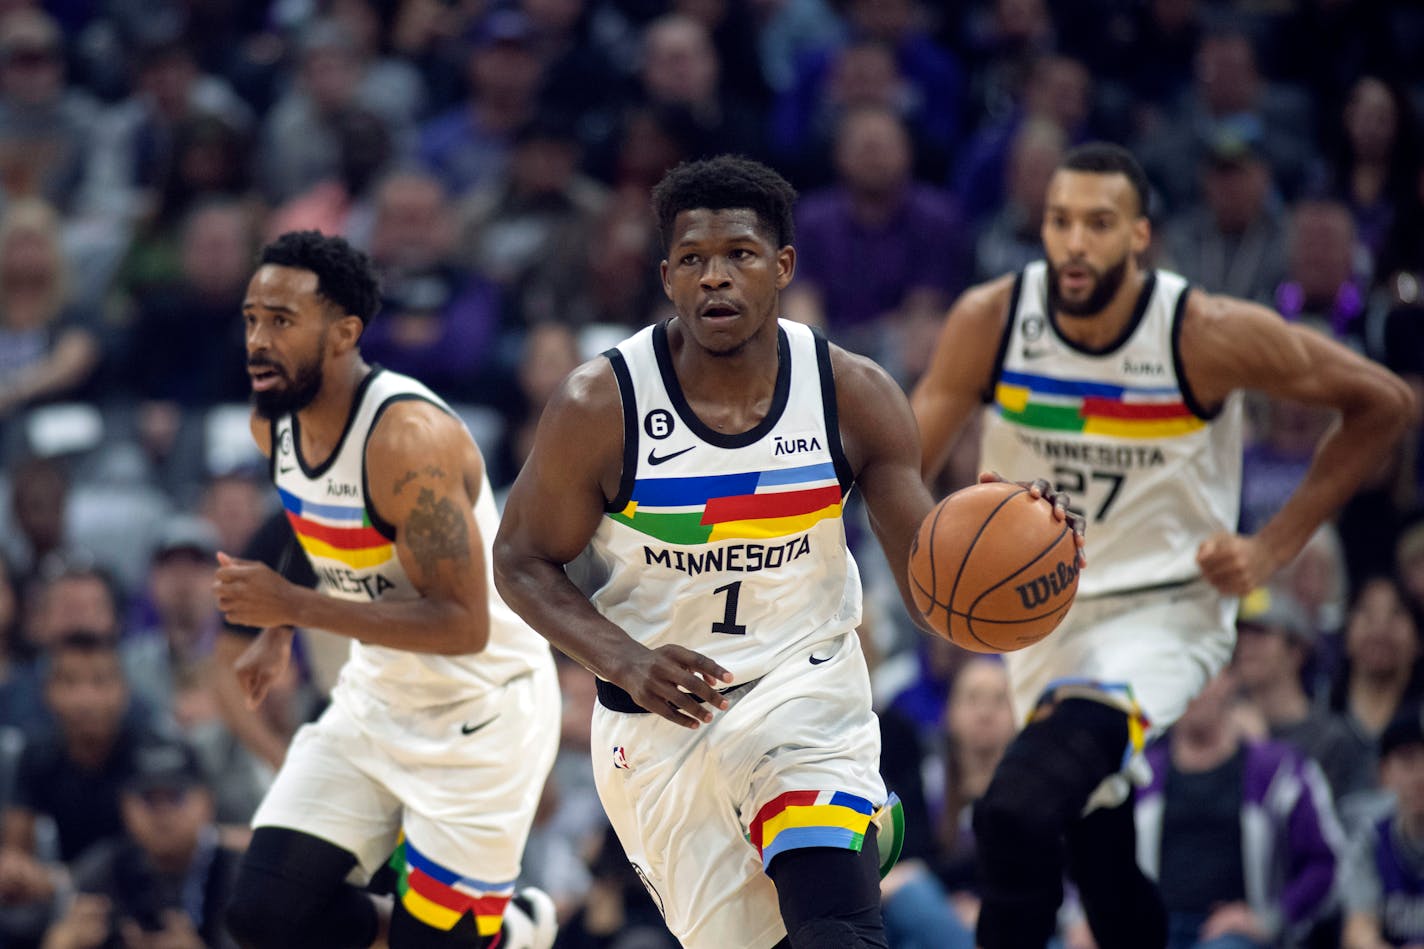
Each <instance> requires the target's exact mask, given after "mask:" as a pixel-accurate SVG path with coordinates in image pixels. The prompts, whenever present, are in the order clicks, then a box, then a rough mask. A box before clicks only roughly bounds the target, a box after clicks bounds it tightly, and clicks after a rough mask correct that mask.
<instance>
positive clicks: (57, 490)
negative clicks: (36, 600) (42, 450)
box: [0, 457, 69, 614]
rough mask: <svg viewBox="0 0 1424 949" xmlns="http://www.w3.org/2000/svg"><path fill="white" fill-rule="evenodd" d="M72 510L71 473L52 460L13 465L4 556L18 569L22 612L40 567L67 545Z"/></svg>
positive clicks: (27, 460) (29, 460)
mask: <svg viewBox="0 0 1424 949" xmlns="http://www.w3.org/2000/svg"><path fill="white" fill-rule="evenodd" d="M68 507H69V474H68V472H67V471H66V470H65V468H64V465H63V464H61V463H60V462H59V461H58V460H56V459H53V458H39V457H28V458H25V459H24V460H22V461H20V462H19V463H18V464H16V465H15V466H14V469H13V470H12V472H11V476H10V523H12V524H13V525H14V526H15V528H16V530H13V531H6V532H5V533H6V535H7V536H5V537H4V538H0V540H3V542H4V545H5V551H4V552H5V557H6V559H7V560H9V562H10V564H11V566H13V567H14V568H15V582H16V585H17V586H18V587H19V588H20V592H21V598H22V606H23V611H22V612H23V613H25V614H28V613H29V611H30V609H31V604H30V602H29V597H30V594H31V589H30V585H31V582H32V581H34V580H35V579H37V578H38V577H39V571H40V565H41V564H43V563H44V562H45V561H46V560H47V559H49V558H50V557H51V556H52V555H55V554H58V553H59V551H60V550H61V549H62V548H63V547H64V544H65V527H66V525H65V516H66V512H67V510H68Z"/></svg>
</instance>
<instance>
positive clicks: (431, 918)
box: [390, 834, 514, 936]
mask: <svg viewBox="0 0 1424 949" xmlns="http://www.w3.org/2000/svg"><path fill="white" fill-rule="evenodd" d="M390 863H391V866H392V867H393V868H394V869H395V871H396V872H397V873H398V874H399V875H400V876H399V879H398V880H397V882H396V894H397V895H398V896H399V897H400V901H401V905H402V906H404V907H405V908H406V910H407V911H408V912H409V913H410V915H412V916H414V917H415V918H416V919H418V920H420V921H421V922H422V923H425V924H426V925H427V926H431V927H433V928H435V929H439V930H441V931H443V932H448V931H450V930H451V929H453V928H454V927H455V924H456V923H458V922H459V921H460V918H461V917H463V916H464V915H465V914H466V913H472V914H474V917H475V925H476V928H478V929H479V933H480V935H481V936H493V935H495V934H496V933H498V932H499V929H500V926H502V925H503V924H504V907H505V905H506V904H507V903H508V902H509V899H510V897H511V896H513V895H514V881H513V880H511V881H509V882H508V883H482V882H480V881H479V880H471V879H469V878H468V877H462V876H460V875H459V874H458V873H455V872H454V871H453V870H447V869H445V868H444V867H442V866H441V865H440V864H438V863H436V862H435V861H434V860H431V859H430V858H429V857H427V856H425V855H424V854H422V853H421V852H420V851H418V850H416V849H415V848H414V847H412V846H411V843H410V841H409V840H407V839H406V838H405V835H404V834H402V835H401V839H400V843H399V845H398V846H397V847H396V851H395V853H394V854H392V855H391V860H390Z"/></svg>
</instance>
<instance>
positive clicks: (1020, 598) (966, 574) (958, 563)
mask: <svg viewBox="0 0 1424 949" xmlns="http://www.w3.org/2000/svg"><path fill="white" fill-rule="evenodd" d="M910 590H911V593H912V594H913V596H914V598H915V606H916V607H918V608H919V610H920V613H921V614H922V615H923V616H924V618H925V620H926V621H927V622H928V623H929V625H930V627H931V628H933V629H934V630H935V632H937V633H939V634H940V635H941V636H943V637H945V638H946V639H948V640H949V641H950V642H952V643H954V644H955V645H958V646H962V647H963V648H965V649H969V650H972V651H974V652H1012V651H1013V650H1015V649H1022V648H1023V647H1025V646H1029V645H1032V644H1033V643H1036V642H1038V641H1039V640H1040V639H1042V638H1043V637H1045V636H1047V635H1048V634H1049V633H1051V632H1053V630H1054V629H1055V628H1056V627H1057V626H1058V624H1059V623H1060V622H1062V620H1063V617H1064V615H1066V614H1067V612H1068V607H1070V606H1072V605H1073V597H1074V595H1075V594H1076V593H1077V592H1078V549H1077V545H1076V544H1075V543H1074V540H1073V529H1072V528H1071V527H1069V526H1068V524H1067V523H1066V522H1064V521H1059V520H1057V519H1055V518H1054V516H1053V510H1052V507H1051V506H1050V505H1049V504H1047V503H1046V502H1044V501H1043V500H1042V499H1039V500H1035V499H1034V498H1033V496H1032V495H1030V494H1029V493H1028V491H1027V490H1025V489H1024V488H1023V487H1021V486H1020V485H1017V484H1012V483H1009V482H992V483H989V484H976V485H974V486H973V487H969V488H965V489H963V490H962V491H956V492H954V493H953V494H951V495H950V496H949V497H947V498H945V499H944V500H943V501H941V502H939V504H937V505H936V506H935V508H934V510H932V511H930V513H929V514H928V515H927V516H926V517H925V520H924V522H923V523H922V524H921V525H920V529H919V532H918V533H917V534H916V535H915V540H914V543H913V544H912V545H911V547H910Z"/></svg>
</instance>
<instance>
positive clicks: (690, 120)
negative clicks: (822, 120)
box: [638, 13, 766, 158]
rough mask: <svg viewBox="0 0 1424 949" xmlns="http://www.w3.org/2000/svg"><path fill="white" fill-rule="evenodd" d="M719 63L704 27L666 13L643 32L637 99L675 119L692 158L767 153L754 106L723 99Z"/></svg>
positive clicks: (760, 113)
mask: <svg viewBox="0 0 1424 949" xmlns="http://www.w3.org/2000/svg"><path fill="white" fill-rule="evenodd" d="M723 68H724V66H723V63H722V62H721V61H720V59H719V58H718V55H717V48H716V46H714V45H713V42H712V35H711V33H710V32H709V31H708V28H707V26H706V24H705V23H703V22H701V21H699V20H696V19H694V18H692V17H690V16H685V15H683V14H680V13H669V14H666V15H664V16H661V17H659V18H658V19H656V20H654V21H653V22H651V23H649V24H648V25H647V27H646V28H645V29H644V31H643V68H642V72H641V74H640V76H639V79H640V86H639V90H638V91H639V95H640V98H641V100H642V102H643V104H645V105H649V106H653V107H655V108H662V109H666V110H669V111H675V112H677V113H680V114H681V116H682V117H683V119H684V120H685V122H686V128H687V129H688V130H689V131H690V133H691V134H690V137H689V138H690V141H689V145H690V150H691V153H692V156H691V157H694V158H710V157H712V156H713V155H717V154H721V153H724V152H735V153H739V154H743V155H753V156H755V155H761V154H763V153H764V152H765V151H766V143H765V135H764V133H763V115H762V111H761V109H760V107H759V106H758V103H756V102H755V101H751V102H747V101H742V100H739V99H735V98H732V97H729V96H724V95H723V93H722V86H723V83H722V71H723Z"/></svg>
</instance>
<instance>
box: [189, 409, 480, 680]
mask: <svg viewBox="0 0 1424 949" xmlns="http://www.w3.org/2000/svg"><path fill="white" fill-rule="evenodd" d="M483 472H484V462H483V459H481V457H480V454H479V450H478V449H477V448H476V447H475V444H474V441H473V440H472V439H471V438H470V436H469V433H467V432H466V431H465V429H464V427H463V426H462V425H461V424H460V422H459V421H458V420H457V419H455V418H453V417H452V416H450V415H448V414H447V413H445V412H443V411H441V410H440V409H439V408H437V407H436V406H434V405H432V404H430V403H428V402H423V401H419V400H410V401H405V402H398V403H396V404H394V405H392V406H390V407H389V408H388V409H387V410H386V412H385V414H383V415H382V416H381V420H380V421H379V422H378V423H377V425H376V427H375V428H374V429H373V430H372V432H371V436H370V438H369V439H368V440H367V443H366V481H367V490H368V491H369V494H368V497H369V499H370V503H371V506H372V507H373V508H374V510H375V511H376V512H377V514H379V515H380V517H381V518H382V519H383V520H385V521H386V522H387V523H389V524H390V525H391V526H392V527H394V528H395V550H396V555H397V556H399V557H400V561H401V566H403V567H404V568H405V571H406V574H407V575H408V576H409V577H410V579H411V582H412V583H413V584H414V585H415V588H416V589H417V590H418V591H420V594H421V595H420V596H419V597H418V598H414V599H399V600H396V599H381V600H372V601H370V602H359V601H351V600H339V599H336V598H335V597H330V596H326V595H325V594H323V593H319V592H317V591H315V590H309V589H306V588H305V587H299V586H296V585H295V584H293V583H290V582H289V581H287V580H285V579H283V578H282V577H281V576H280V575H279V574H277V573H276V572H275V571H273V570H272V569H271V568H269V567H267V566H265V565H264V564H260V563H256V562H253V561H247V560H237V559H235V558H231V557H228V558H225V561H226V562H225V564H224V566H222V567H220V568H219V569H218V574H217V595H218V607H219V609H221V610H222V611H223V613H224V615H225V616H226V618H227V620H228V621H229V622H232V623H239V624H243V625H247V626H304V627H311V628H315V629H326V630H330V631H331V632H334V633H339V634H341V635H343V636H350V637H351V638H353V639H359V640H360V641H362V642H365V643H370V644H373V645H377V646H388V647H390V648H393V649H404V650H407V651H409V652H423V653H435V654H443V655H460V654H465V653H472V652H478V651H480V650H481V649H483V648H484V647H485V644H486V643H487V642H488V641H489V601H488V594H487V583H486V579H485V578H486V568H485V557H484V546H483V543H482V541H481V538H480V532H479V528H478V527H477V526H476V524H475V519H474V513H473V506H474V502H475V498H476V496H477V494H478V492H479V490H480V485H481V481H482V477H483Z"/></svg>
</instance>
